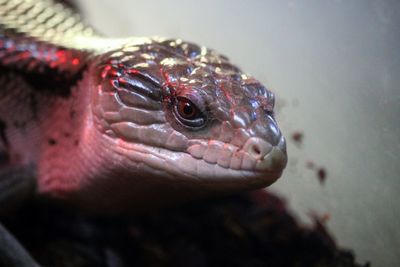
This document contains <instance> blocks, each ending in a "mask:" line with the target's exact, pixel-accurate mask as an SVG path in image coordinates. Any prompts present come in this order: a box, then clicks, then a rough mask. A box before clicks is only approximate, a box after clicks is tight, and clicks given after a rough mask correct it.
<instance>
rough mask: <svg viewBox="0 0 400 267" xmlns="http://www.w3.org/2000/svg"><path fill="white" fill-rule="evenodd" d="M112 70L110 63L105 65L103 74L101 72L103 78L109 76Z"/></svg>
mask: <svg viewBox="0 0 400 267" xmlns="http://www.w3.org/2000/svg"><path fill="white" fill-rule="evenodd" d="M110 70H111V66H110V65H107V66H105V67H104V69H103V71H102V72H101V74H100V76H101V78H103V79H104V78H105V77H106V76H107V74H108V72H109V71H110Z"/></svg>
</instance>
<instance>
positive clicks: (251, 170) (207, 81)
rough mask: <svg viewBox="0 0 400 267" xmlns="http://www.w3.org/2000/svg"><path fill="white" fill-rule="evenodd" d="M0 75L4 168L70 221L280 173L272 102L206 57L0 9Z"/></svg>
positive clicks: (17, 3) (23, 2)
mask: <svg viewBox="0 0 400 267" xmlns="http://www.w3.org/2000/svg"><path fill="white" fill-rule="evenodd" d="M0 71H1V72H0V85H1V89H0V103H1V105H0V111H1V113H0V126H1V127H0V134H1V135H0V137H1V139H2V143H3V144H2V146H0V148H2V149H3V150H5V152H6V153H7V155H8V160H9V162H8V164H14V165H22V166H32V171H33V173H34V175H35V176H36V177H37V180H38V193H40V194H43V195H46V196H50V197H53V198H59V199H63V200H65V201H67V202H69V203H72V204H75V205H76V206H79V207H80V208H82V209H88V210H93V211H97V212H113V213H118V212H125V211H128V210H131V209H134V208H141V207H145V206H158V205H164V204H167V203H169V202H176V201H182V200H184V199H190V198H195V197H202V196H207V195H213V194H221V193H229V192H234V191H240V190H248V189H255V188H260V187H264V186H267V185H269V184H271V183H273V182H274V181H275V180H276V179H277V178H279V176H280V175H281V173H282V171H283V169H284V168H285V165H286V162H287V156H286V144H285V139H284V137H283V135H282V134H281V132H280V130H279V128H278V126H277V123H276V121H275V119H274V112H273V109H274V101H275V99H274V95H273V94H272V92H270V91H269V90H268V89H267V88H266V87H265V86H263V85H262V84H261V83H260V82H258V81H257V80H256V79H254V78H253V77H251V76H249V75H247V74H245V73H244V72H242V71H241V70H240V69H239V68H238V67H236V66H235V65H233V64H232V63H231V62H230V61H229V59H228V58H226V57H225V56H223V55H221V54H219V53H217V52H216V51H214V50H212V49H208V48H205V47H202V46H198V45H195V44H192V43H189V42H185V41H182V40H180V39H165V38H159V37H152V38H147V37H133V38H125V39H111V38H107V37H103V36H102V35H100V34H98V33H96V31H94V30H93V29H92V28H91V27H89V26H87V25H86V24H85V23H83V22H82V20H81V18H80V16H79V15H77V14H76V13H75V12H74V10H72V9H70V8H69V7H67V6H65V5H63V4H60V3H56V2H53V1H51V0H44V1H41V2H37V1H33V0H31V1H29V0H11V1H2V0H0ZM182 103H183V104H182ZM182 105H186V106H185V108H186V110H185V108H183V109H182V108H179V107H181V106H182ZM182 112H186V113H187V114H184V113H182ZM188 114H189V115H190V114H192V115H193V114H194V115H193V116H192V117H191V116H187V115H188Z"/></svg>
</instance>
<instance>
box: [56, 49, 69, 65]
mask: <svg viewBox="0 0 400 267" xmlns="http://www.w3.org/2000/svg"><path fill="white" fill-rule="evenodd" d="M56 57H57V60H56V61H58V63H59V64H61V63H64V62H65V61H66V60H67V55H66V52H65V51H64V50H60V51H57V52H56Z"/></svg>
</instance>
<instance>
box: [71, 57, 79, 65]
mask: <svg viewBox="0 0 400 267" xmlns="http://www.w3.org/2000/svg"><path fill="white" fill-rule="evenodd" d="M72 65H75V66H76V65H79V59H78V58H74V59H73V60H72Z"/></svg>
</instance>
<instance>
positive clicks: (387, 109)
mask: <svg viewBox="0 0 400 267" xmlns="http://www.w3.org/2000/svg"><path fill="white" fill-rule="evenodd" d="M81 6H82V9H83V10H84V11H85V14H86V18H87V20H88V21H89V22H90V23H91V24H92V25H94V26H95V27H96V28H97V29H99V30H100V31H101V32H103V33H105V34H107V35H110V36H116V37H117V36H132V35H136V36H148V35H160V36H165V37H180V38H182V39H185V40H190V41H193V42H196V43H199V44H203V45H206V46H208V47H211V48H214V49H216V50H218V51H220V52H222V53H223V54H225V55H227V56H229V57H230V58H231V60H232V61H233V62H235V63H237V64H238V65H239V66H240V67H242V69H243V70H245V71H246V72H248V73H250V74H252V75H254V76H255V77H257V78H258V79H259V80H261V81H262V82H263V83H265V84H266V85H267V87H269V88H271V89H272V90H273V91H274V92H275V93H276V95H277V97H278V100H279V101H278V121H279V123H280V125H281V127H282V130H283V132H284V133H285V134H286V135H287V138H288V139H289V140H290V139H291V138H290V136H291V135H292V134H293V133H294V132H296V131H300V132H302V133H304V141H303V142H302V144H301V145H296V144H295V143H294V142H289V146H288V150H289V153H290V160H289V165H288V168H287V171H286V172H285V174H284V176H283V177H282V178H281V179H280V180H279V181H278V182H277V183H276V184H275V185H273V186H272V187H271V190H273V191H278V192H279V193H280V194H281V195H283V196H284V197H285V198H286V200H287V201H288V203H289V206H290V207H291V209H292V210H293V212H294V213H295V214H296V216H297V217H298V218H300V219H301V220H302V221H303V222H304V223H309V222H310V218H309V215H308V214H309V213H310V212H314V213H317V214H320V215H324V214H329V215H330V220H329V221H328V223H327V225H328V227H329V229H330V231H331V232H332V233H333V235H334V236H335V237H336V239H337V241H338V243H339V244H340V245H341V246H344V247H348V248H352V249H354V250H355V253H356V255H357V260H358V261H359V262H361V263H362V262H365V261H371V262H372V266H400V227H399V226H400V223H399V220H400V208H399V207H398V206H399V205H400V194H399V193H400V155H399V152H400V123H399V121H400V120H399V118H398V116H399V115H400V88H399V86H400V53H399V52H400V51H399V50H400V1H396V0H393V1H368V0H352V1H350V0H349V1H345V0H342V1H340V0H336V1H334V0H321V1H311V0H310V1H278V0H276V1H272V0H270V1H256V0H252V1H239V0H223V1H222V0H221V1H215V0H214V1H213V0H203V1H194V0H164V1H144V0H130V1H129V0H119V1H118V0H115V1H109V0H108V1H107V0H85V1H81ZM308 161H313V162H314V163H315V164H316V165H317V166H322V167H325V168H326V170H327V180H326V182H325V184H324V185H321V184H320V183H319V181H318V179H317V176H316V174H315V171H313V170H310V169H309V168H307V167H306V163H307V162H308Z"/></svg>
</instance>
